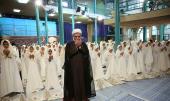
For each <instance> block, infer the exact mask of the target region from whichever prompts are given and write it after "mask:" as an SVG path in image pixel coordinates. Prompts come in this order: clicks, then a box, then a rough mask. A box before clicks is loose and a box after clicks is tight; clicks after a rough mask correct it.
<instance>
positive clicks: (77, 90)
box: [63, 41, 96, 101]
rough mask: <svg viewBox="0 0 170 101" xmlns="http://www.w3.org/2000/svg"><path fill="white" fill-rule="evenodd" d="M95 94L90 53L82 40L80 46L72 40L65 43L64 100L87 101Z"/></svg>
mask: <svg viewBox="0 0 170 101" xmlns="http://www.w3.org/2000/svg"><path fill="white" fill-rule="evenodd" d="M94 96H96V92H95V87H94V81H93V73H92V67H91V62H90V55H89V50H88V48H87V45H86V44H85V43H84V42H83V43H82V45H81V47H80V48H77V47H76V46H75V43H74V41H71V42H69V43H67V45H66V49H65V63H64V99H63V100H64V101H88V98H90V97H94Z"/></svg>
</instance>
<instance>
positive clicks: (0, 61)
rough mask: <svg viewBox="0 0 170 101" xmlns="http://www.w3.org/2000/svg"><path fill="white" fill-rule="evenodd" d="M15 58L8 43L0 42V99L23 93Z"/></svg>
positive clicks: (6, 41) (5, 41)
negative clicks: (15, 93)
mask: <svg viewBox="0 0 170 101" xmlns="http://www.w3.org/2000/svg"><path fill="white" fill-rule="evenodd" d="M16 57H17V55H16V54H15V52H14V50H13V48H12V46H11V44H10V42H9V41H8V40H2V41H1V46H0V98H1V97H5V96H8V95H10V94H11V93H13V92H18V93H19V92H23V86H22V82H21V78H20V75H19V69H18V65H17V62H16Z"/></svg>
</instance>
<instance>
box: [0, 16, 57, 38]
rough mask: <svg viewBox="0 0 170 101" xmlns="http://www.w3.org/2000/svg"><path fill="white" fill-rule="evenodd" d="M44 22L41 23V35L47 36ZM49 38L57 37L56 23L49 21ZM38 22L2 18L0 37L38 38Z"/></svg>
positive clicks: (0, 20)
mask: <svg viewBox="0 0 170 101" xmlns="http://www.w3.org/2000/svg"><path fill="white" fill-rule="evenodd" d="M43 23H44V21H40V32H41V33H40V35H41V36H45V26H44V24H43ZM48 29H49V33H48V35H49V36H56V35H57V27H56V22H52V21H48ZM36 35H37V33H36V21H35V20H29V19H16V18H0V36H36Z"/></svg>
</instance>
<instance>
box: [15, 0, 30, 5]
mask: <svg viewBox="0 0 170 101" xmlns="http://www.w3.org/2000/svg"><path fill="white" fill-rule="evenodd" d="M29 1H30V0H17V2H18V3H23V4H27V3H28V2H29Z"/></svg>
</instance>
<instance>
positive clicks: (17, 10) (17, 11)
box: [13, 9, 21, 13]
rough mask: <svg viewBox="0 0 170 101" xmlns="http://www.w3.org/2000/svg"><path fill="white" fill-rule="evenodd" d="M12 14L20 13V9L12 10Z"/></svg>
mask: <svg viewBox="0 0 170 101" xmlns="http://www.w3.org/2000/svg"><path fill="white" fill-rule="evenodd" d="M13 12H16V13H19V12H21V10H20V9H13Z"/></svg>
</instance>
